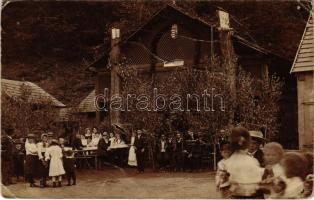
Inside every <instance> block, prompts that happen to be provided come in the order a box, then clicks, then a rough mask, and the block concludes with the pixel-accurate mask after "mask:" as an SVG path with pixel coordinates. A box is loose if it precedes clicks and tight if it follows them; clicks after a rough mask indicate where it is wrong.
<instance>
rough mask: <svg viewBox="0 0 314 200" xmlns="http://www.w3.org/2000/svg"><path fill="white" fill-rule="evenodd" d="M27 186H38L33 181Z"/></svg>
mask: <svg viewBox="0 0 314 200" xmlns="http://www.w3.org/2000/svg"><path fill="white" fill-rule="evenodd" d="M29 186H30V187H38V185H36V184H35V183H31V184H30V185H29Z"/></svg>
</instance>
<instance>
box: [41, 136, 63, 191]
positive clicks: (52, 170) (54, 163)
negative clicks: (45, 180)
mask: <svg viewBox="0 0 314 200" xmlns="http://www.w3.org/2000/svg"><path fill="white" fill-rule="evenodd" d="M45 158H46V161H48V160H50V165H49V176H51V177H52V182H53V187H56V186H57V179H58V187H61V181H62V175H63V174H65V171H64V168H63V164H62V149H61V147H60V146H59V143H58V140H55V139H53V140H52V141H51V145H50V147H48V149H47V150H46V155H45Z"/></svg>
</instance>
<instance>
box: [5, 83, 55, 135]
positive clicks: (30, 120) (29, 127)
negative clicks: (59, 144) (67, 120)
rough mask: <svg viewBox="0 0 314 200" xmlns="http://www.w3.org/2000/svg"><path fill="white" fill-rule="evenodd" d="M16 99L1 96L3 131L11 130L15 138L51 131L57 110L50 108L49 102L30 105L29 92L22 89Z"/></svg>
mask: <svg viewBox="0 0 314 200" xmlns="http://www.w3.org/2000/svg"><path fill="white" fill-rule="evenodd" d="M21 90H22V94H21V96H20V97H18V98H12V97H9V96H8V95H6V94H4V95H2V96H1V108H2V109H1V121H2V123H1V125H2V127H3V128H4V129H13V130H14V132H15V134H16V136H19V137H21V136H23V137H25V136H26V135H27V134H28V133H37V134H41V133H42V132H43V131H45V130H53V129H54V128H55V127H56V124H55V121H56V119H57V118H58V112H57V109H56V108H54V107H53V106H51V104H50V102H49V100H45V99H44V100H41V102H37V103H36V104H33V103H31V102H30V101H31V99H30V98H29V95H30V90H29V89H28V88H27V86H24V87H23V88H22V89H21Z"/></svg>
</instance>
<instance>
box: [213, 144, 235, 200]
mask: <svg viewBox="0 0 314 200" xmlns="http://www.w3.org/2000/svg"><path fill="white" fill-rule="evenodd" d="M220 153H221V156H222V158H223V159H221V160H220V161H219V162H218V164H217V166H218V169H217V172H216V176H215V181H216V186H217V189H218V190H219V191H220V192H221V195H222V197H223V198H226V197H228V193H229V186H230V183H229V181H228V173H227V171H226V161H227V159H228V158H229V157H230V155H231V149H230V145H229V143H224V144H221V150H220Z"/></svg>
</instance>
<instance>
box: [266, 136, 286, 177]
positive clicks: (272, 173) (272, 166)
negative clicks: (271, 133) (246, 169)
mask: <svg viewBox="0 0 314 200" xmlns="http://www.w3.org/2000/svg"><path fill="white" fill-rule="evenodd" d="M263 151H264V162H265V165H266V167H265V168H266V172H265V174H264V175H263V179H266V178H271V177H279V176H282V175H283V173H284V172H283V169H282V167H281V165H280V160H281V159H282V158H283V155H284V150H283V148H282V146H281V144H279V143H277V142H270V143H267V144H266V145H265V146H264V149H263Z"/></svg>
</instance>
